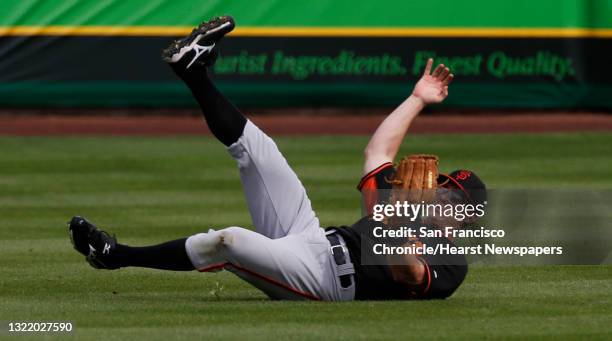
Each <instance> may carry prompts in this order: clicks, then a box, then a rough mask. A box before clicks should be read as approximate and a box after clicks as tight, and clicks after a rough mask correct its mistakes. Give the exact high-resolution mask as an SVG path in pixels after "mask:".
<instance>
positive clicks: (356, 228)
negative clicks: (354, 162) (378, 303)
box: [335, 163, 467, 300]
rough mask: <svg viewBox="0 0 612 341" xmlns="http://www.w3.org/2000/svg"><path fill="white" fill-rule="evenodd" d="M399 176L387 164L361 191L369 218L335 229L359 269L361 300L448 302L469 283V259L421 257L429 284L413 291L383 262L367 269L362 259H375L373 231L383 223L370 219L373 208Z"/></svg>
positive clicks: (428, 241)
mask: <svg viewBox="0 0 612 341" xmlns="http://www.w3.org/2000/svg"><path fill="white" fill-rule="evenodd" d="M394 172H395V170H394V168H393V165H392V164H391V163H385V164H383V165H381V166H380V167H378V168H376V169H375V170H373V171H372V172H370V173H369V174H367V175H366V176H364V177H363V178H362V180H361V181H360V183H359V185H358V187H357V188H358V189H359V190H360V191H361V192H362V194H363V196H364V198H363V199H364V201H365V206H366V209H367V212H366V213H368V215H366V216H365V217H363V218H361V219H360V220H359V221H357V222H356V223H355V224H354V225H353V226H351V227H347V226H342V227H335V229H336V230H337V231H338V232H337V233H338V234H340V235H341V236H342V237H343V238H344V240H345V242H346V244H347V248H348V250H349V254H350V257H351V260H352V262H353V264H354V265H355V282H356V293H355V299H357V300H377V299H378V300H385V299H434V298H446V297H448V296H450V295H452V294H453V292H455V290H456V289H457V288H458V287H459V285H460V284H461V283H462V282H463V280H464V279H465V276H466V274H467V259H466V258H465V256H464V255H435V256H432V255H421V256H418V259H419V260H420V261H422V262H423V264H424V266H425V280H424V282H423V284H422V285H421V287H420V288H409V287H406V286H405V285H404V284H402V283H397V282H395V281H394V279H393V276H392V275H391V270H390V268H389V266H388V265H386V264H385V261H384V259H382V256H381V258H380V259H379V261H376V262H371V259H370V262H368V263H369V264H378V265H364V264H363V263H364V262H363V259H362V255H367V256H368V257H371V256H372V254H371V253H362V248H365V249H363V251H364V252H370V251H371V250H372V249H371V248H372V246H373V243H377V242H380V240H378V241H375V240H373V239H371V238H369V237H371V236H372V230H373V229H374V227H376V226H380V224H381V223H380V222H376V221H374V220H372V219H371V218H370V216H369V213H371V208H372V206H373V205H374V204H375V203H377V202H380V201H384V198H378V197H377V195H378V193H379V192H378V191H377V190H379V189H383V190H384V189H391V185H390V183H389V182H388V181H387V180H388V179H389V178H391V176H392V175H393V173H394ZM419 242H421V243H423V244H426V245H428V246H433V247H435V245H437V244H448V245H451V246H455V245H454V244H453V243H452V242H451V241H450V240H449V239H447V238H443V237H441V238H419Z"/></svg>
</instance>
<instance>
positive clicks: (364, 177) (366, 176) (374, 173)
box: [357, 162, 393, 191]
mask: <svg viewBox="0 0 612 341" xmlns="http://www.w3.org/2000/svg"><path fill="white" fill-rule="evenodd" d="M389 166H391V167H393V163H391V162H385V163H383V164H382V165H380V166H378V167H376V168H374V169H373V170H371V171H370V172H368V174H366V175H364V176H363V177H362V178H361V181H359V184H358V185H357V189H358V190H360V191H361V189H362V188H363V185H364V184H365V182H366V181H368V180H369V179H373V176H375V175H376V174H377V173H378V172H380V171H381V170H383V169H385V168H387V167H389ZM368 189H370V188H368ZM373 189H375V188H373Z"/></svg>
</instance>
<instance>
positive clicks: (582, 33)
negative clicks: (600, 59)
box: [0, 26, 612, 38]
mask: <svg viewBox="0 0 612 341" xmlns="http://www.w3.org/2000/svg"><path fill="white" fill-rule="evenodd" d="M191 29H192V27H188V26H3V27H2V26H0V36H37V35H52V36H182V35H186V34H188V33H189V32H191ZM231 35H232V36H235V37H475V38H477V37H484V38H612V29H590V28H495V27H470V28H467V27H466V28H461V27H457V28H437V27H430V28H426V27H422V28H421V27H419V28H410V27H403V28H384V27H239V28H236V30H235V31H234V32H232V33H231Z"/></svg>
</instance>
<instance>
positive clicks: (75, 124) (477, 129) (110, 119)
mask: <svg viewBox="0 0 612 341" xmlns="http://www.w3.org/2000/svg"><path fill="white" fill-rule="evenodd" d="M189 113H190V114H191V115H185V114H184V113H183V114H181V115H178V116H176V115H174V116H169V115H158V116H150V115H144V116H141V115H139V116H118V115H99V114H95V115H89V116H84V115H72V114H71V115H23V114H20V115H15V114H6V113H3V114H2V115H0V135H16V136H35V135H61V136H65V135H183V134H191V135H202V134H209V133H210V132H209V131H208V128H207V127H206V125H205V124H203V121H202V118H201V117H199V116H197V115H196V114H195V113H196V112H195V111H190V112H189ZM308 113H310V114H308ZM249 117H250V119H252V120H253V121H254V122H255V123H256V124H257V125H259V126H260V127H261V128H262V129H263V130H264V131H266V132H268V133H269V134H271V135H291V134H306V135H309V134H347V135H364V134H371V133H372V132H373V131H374V130H375V129H376V126H377V125H378V124H379V123H380V122H381V121H382V120H383V119H384V114H382V112H378V113H377V114H375V115H362V114H359V115H353V116H350V115H337V114H336V115H330V114H326V113H325V112H323V113H321V112H316V114H313V113H312V112H307V113H306V114H305V113H304V112H297V113H295V114H293V113H292V114H291V115H288V114H278V113H274V114H272V115H261V114H254V115H250V116H249ZM410 131H411V132H412V133H514V132H531V133H539V132H577V131H612V115H611V114H605V113H569V114H568V113H565V114H561V113H559V114H553V113H521V114H489V115H485V114H477V115H466V114H435V115H422V116H419V117H418V118H417V119H416V120H415V122H414V124H413V126H412V128H411V129H410Z"/></svg>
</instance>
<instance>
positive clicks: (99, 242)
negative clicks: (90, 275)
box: [68, 216, 119, 269]
mask: <svg viewBox="0 0 612 341" xmlns="http://www.w3.org/2000/svg"><path fill="white" fill-rule="evenodd" d="M68 226H69V227H68V232H69V233H70V241H71V242H72V246H74V249H75V250H77V251H79V252H80V253H81V254H82V255H84V256H85V259H86V260H87V262H88V263H89V265H91V266H93V267H94V268H96V269H118V268H119V266H118V265H117V264H115V262H114V261H113V260H112V253H113V250H114V249H115V247H116V246H117V238H115V236H112V237H111V236H110V235H109V234H108V233H106V232H105V231H102V230H100V229H98V228H97V227H96V226H95V225H93V224H92V223H90V222H88V221H87V220H86V219H85V218H82V217H79V216H76V217H73V218H72V219H71V220H70V222H69V223H68Z"/></svg>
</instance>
